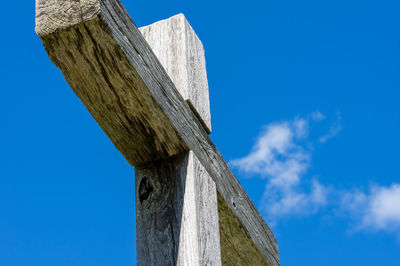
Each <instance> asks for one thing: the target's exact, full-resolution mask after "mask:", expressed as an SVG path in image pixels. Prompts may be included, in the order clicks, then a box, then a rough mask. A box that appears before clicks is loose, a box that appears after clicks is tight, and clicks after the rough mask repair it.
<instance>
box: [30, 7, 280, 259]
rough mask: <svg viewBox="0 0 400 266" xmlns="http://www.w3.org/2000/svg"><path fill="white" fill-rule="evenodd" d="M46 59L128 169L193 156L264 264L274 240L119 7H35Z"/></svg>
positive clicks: (275, 255)
mask: <svg viewBox="0 0 400 266" xmlns="http://www.w3.org/2000/svg"><path fill="white" fill-rule="evenodd" d="M36 6H37V18H36V19H37V27H36V32H37V33H38V35H39V36H40V38H41V40H42V41H43V44H44V46H45V48H46V51H47V52H48V54H49V57H50V58H51V60H52V61H53V62H54V63H55V64H56V65H57V66H58V67H59V68H60V69H61V71H62V72H63V74H64V76H65V78H66V80H67V82H68V83H69V85H70V86H71V87H72V89H73V90H74V91H75V93H76V94H77V95H78V96H79V98H80V99H81V100H82V102H83V103H84V104H85V106H86V107H87V109H88V110H89V112H90V113H91V114H92V115H93V117H94V118H95V119H96V121H97V122H98V123H99V125H100V126H101V127H102V128H103V130H104V131H105V132H106V134H107V135H108V136H109V137H110V139H111V141H112V142H113V143H114V145H115V146H116V147H117V148H118V149H119V150H120V152H121V153H122V154H123V155H124V156H125V158H126V159H127V160H128V162H129V163H130V164H132V165H141V164H145V163H147V162H150V161H154V160H155V159H157V158H160V159H161V158H166V157H169V156H172V155H174V154H178V153H181V152H182V151H185V150H192V151H193V152H194V154H195V155H196V157H197V158H198V160H199V161H200V162H201V164H202V165H203V166H204V168H205V169H206V171H207V172H208V173H209V175H210V176H211V177H212V178H213V180H214V181H215V183H216V185H217V190H218V193H219V195H220V196H221V198H222V199H223V202H224V203H225V204H226V205H227V206H228V208H229V209H230V211H231V212H232V213H233V215H234V216H235V217H236V218H237V220H238V221H239V222H240V225H241V226H242V227H243V230H244V232H245V234H246V235H248V237H249V238H250V239H251V240H252V241H253V243H254V245H255V246H256V247H257V249H258V250H259V252H260V253H261V254H262V255H263V256H264V258H265V260H266V261H267V262H268V264H269V265H279V256H278V247H277V244H276V240H275V238H274V235H273V233H272V232H271V230H270V229H269V227H268V226H267V224H266V223H265V222H264V220H263V219H262V217H261V215H260V214H259V212H258V211H257V209H256V207H255V206H254V204H253V203H252V202H251V200H250V199H249V197H248V196H247V194H246V193H245V191H244V189H243V188H242V186H241V185H240V183H239V182H238V180H237V179H236V177H235V176H234V174H233V173H232V171H231V170H230V169H229V167H228V165H227V163H226V162H225V160H224V159H223V157H222V156H221V154H220V153H219V151H218V150H217V148H216V147H215V146H214V144H213V143H212V141H211V140H210V138H209V137H208V134H207V132H206V130H205V129H204V127H203V125H202V123H201V122H200V121H199V119H198V117H197V116H196V114H195V113H194V112H193V111H192V109H191V108H190V107H189V106H188V104H187V103H186V102H185V100H184V99H183V98H182V96H181V95H180V94H179V92H178V91H177V89H176V88H175V86H174V84H173V82H172V81H171V79H170V78H169V77H168V75H167V73H166V72H165V70H164V68H163V67H162V65H161V64H160V62H159V61H158V59H157V57H156V56H155V55H154V53H153V51H152V50H151V48H150V47H149V45H148V44H147V42H146V41H145V40H144V38H143V36H142V35H141V33H140V32H139V30H138V29H137V27H136V26H135V24H134V22H133V21H132V19H131V18H130V16H129V15H128V13H127V12H126V10H125V8H124V7H123V6H122V4H121V2H120V1H119V0H37V4H36Z"/></svg>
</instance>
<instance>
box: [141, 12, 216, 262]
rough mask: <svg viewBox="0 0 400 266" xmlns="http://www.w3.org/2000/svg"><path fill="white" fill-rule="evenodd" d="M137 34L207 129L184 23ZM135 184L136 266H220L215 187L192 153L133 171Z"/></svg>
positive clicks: (203, 86) (199, 68)
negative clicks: (200, 115)
mask: <svg viewBox="0 0 400 266" xmlns="http://www.w3.org/2000/svg"><path fill="white" fill-rule="evenodd" d="M140 30H141V31H142V32H143V33H144V34H143V36H144V37H145V39H146V41H147V42H148V43H149V44H150V46H151V48H152V49H153V51H154V52H155V53H156V55H157V57H158V59H159V60H160V63H161V64H162V65H163V67H164V68H165V70H166V71H167V73H168V74H169V76H170V78H171V79H172V81H173V82H174V84H175V85H176V86H177V88H179V89H178V90H179V92H180V93H181V95H182V96H183V97H185V98H186V101H187V102H188V101H190V102H195V103H196V104H195V105H196V106H197V109H198V110H202V111H196V112H197V113H199V114H200V113H202V114H203V118H204V119H207V121H208V125H209V126H211V119H210V110H209V99H208V98H209V96H208V85H207V75H206V73H205V72H206V68H205V56H204V50H203V48H202V45H201V42H200V40H199V38H198V37H197V35H196V34H195V32H194V31H193V29H192V28H191V27H190V25H189V23H188V22H187V20H186V18H185V17H184V16H183V15H182V14H179V15H176V16H173V17H171V18H169V19H166V20H163V21H159V22H157V23H154V24H152V25H149V26H146V27H143V28H140ZM193 47H195V48H193ZM199 62H200V63H199ZM202 79H205V80H202ZM191 99H192V100H191ZM204 107H208V110H206V109H205V108H204ZM193 108H194V105H193ZM200 119H202V118H201V117H200ZM202 120H203V119H202ZM159 175H162V176H159ZM135 179H136V181H135V182H136V221H137V222H136V235H137V251H138V252H137V253H138V264H139V265H168V264H171V265H215V266H218V265H221V252H220V237H219V223H218V203H217V191H216V185H215V182H214V181H213V180H212V178H211V177H210V176H209V175H208V173H207V171H205V169H204V167H203V166H202V165H201V163H200V162H199V160H198V159H197V158H196V156H195V155H194V153H193V152H192V151H189V152H186V153H185V154H183V155H182V154H180V155H178V156H174V157H172V158H167V159H163V160H159V161H157V162H153V163H151V164H149V165H146V166H140V167H136V168H135ZM168 180H171V181H168ZM160 182H161V183H162V184H160ZM168 182H171V183H172V185H171V184H167V183H168ZM152 184H156V185H152ZM144 194H145V195H146V199H143V195H144ZM167 202H168V204H167ZM154 206H157V207H154ZM156 221H157V226H156V225H155V222H156ZM149 236H151V237H149ZM160 243H162V245H160ZM166 262H167V263H166Z"/></svg>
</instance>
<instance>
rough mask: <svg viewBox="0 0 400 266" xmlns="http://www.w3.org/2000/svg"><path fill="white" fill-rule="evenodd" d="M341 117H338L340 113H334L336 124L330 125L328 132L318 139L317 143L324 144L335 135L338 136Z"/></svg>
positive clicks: (340, 128) (340, 129) (340, 127)
mask: <svg viewBox="0 0 400 266" xmlns="http://www.w3.org/2000/svg"><path fill="white" fill-rule="evenodd" d="M341 121H342V116H341V115H340V112H337V113H336V122H335V123H333V124H332V126H331V128H330V129H329V132H328V133H327V134H326V135H324V136H322V137H320V138H319V140H318V141H319V142H321V143H325V142H327V141H328V140H329V139H331V138H333V137H335V136H336V135H337V134H339V132H340V131H342V124H341Z"/></svg>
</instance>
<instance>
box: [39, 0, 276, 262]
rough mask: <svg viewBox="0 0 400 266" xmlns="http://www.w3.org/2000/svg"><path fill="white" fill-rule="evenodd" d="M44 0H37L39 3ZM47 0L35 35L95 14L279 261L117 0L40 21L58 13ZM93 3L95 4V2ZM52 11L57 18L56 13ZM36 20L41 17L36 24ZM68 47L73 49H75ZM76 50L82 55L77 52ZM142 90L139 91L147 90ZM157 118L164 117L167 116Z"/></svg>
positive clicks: (266, 232)
mask: <svg viewBox="0 0 400 266" xmlns="http://www.w3.org/2000/svg"><path fill="white" fill-rule="evenodd" d="M46 1H47V0H38V2H39V3H42V4H43V3H44V2H46ZM52 1H53V2H52ZM52 1H49V3H50V4H51V3H53V5H54V6H50V4H49V5H47V6H46V8H45V10H41V9H40V8H39V10H38V12H39V13H38V16H37V17H38V19H37V20H39V23H38V26H37V29H36V30H37V31H38V34H39V36H41V38H42V37H43V36H44V35H45V34H47V35H48V34H51V35H53V34H54V39H57V32H58V31H60V30H61V29H64V30H66V31H68V28H69V27H70V26H72V25H74V23H76V22H78V24H86V23H87V22H79V21H87V20H90V19H91V18H93V16H95V17H97V18H98V19H96V20H91V21H94V23H92V25H91V26H92V27H99V28H102V29H101V30H106V31H105V32H106V33H105V34H108V36H107V37H110V38H111V39H112V40H114V42H115V44H117V45H118V47H119V48H118V49H120V50H121V51H122V53H123V54H124V55H125V56H126V58H127V59H128V61H129V62H130V65H129V66H128V67H130V68H131V71H134V72H136V73H137V75H139V77H140V78H141V80H142V81H143V82H144V84H145V85H146V86H147V90H148V92H149V93H150V94H151V95H152V96H151V98H152V100H154V101H155V102H156V103H157V104H158V105H159V107H157V108H156V109H158V108H161V110H162V111H163V113H164V114H165V116H166V118H167V120H168V121H169V123H170V124H171V125H172V127H173V128H174V131H176V132H178V133H179V135H180V136H179V137H180V138H182V140H183V141H184V144H186V146H187V147H188V148H189V149H190V150H192V151H193V152H194V153H195V155H196V157H197V158H198V159H199V161H200V162H201V163H202V165H203V166H204V168H205V169H206V171H207V172H208V173H209V175H210V176H211V177H212V178H213V180H214V181H215V183H216V185H217V189H218V192H219V193H220V195H221V196H222V198H223V199H224V201H225V203H226V204H227V205H228V207H229V208H230V210H231V211H232V213H233V214H234V216H235V217H236V218H237V219H238V221H240V224H241V225H242V227H243V230H244V231H245V232H246V234H247V235H248V236H249V237H250V238H251V240H252V241H253V243H254V245H255V246H256V247H257V248H258V250H259V252H260V253H261V254H262V255H263V257H264V258H265V259H266V261H267V262H268V264H269V265H270V266H275V265H279V254H278V246H277V243H276V239H275V237H274V235H273V233H272V231H271V230H270V228H269V227H268V225H267V224H266V223H265V222H264V220H263V219H262V217H261V215H260V214H259V212H258V210H257V208H256V207H255V206H254V204H253V203H252V201H251V200H250V198H249V197H248V195H247V194H246V192H245V191H244V189H243V187H242V186H241V185H240V183H239V181H238V180H237V178H236V177H235V176H234V174H233V173H232V171H231V170H230V168H229V166H228V164H227V163H226V162H225V160H224V159H223V157H222V155H221V154H220V153H219V151H218V150H217V148H216V147H215V146H214V144H213V143H212V141H211V140H210V138H209V137H208V134H207V132H206V130H205V129H204V128H203V125H202V123H201V122H200V121H199V119H198V118H197V117H196V115H195V114H194V113H193V112H192V110H191V109H190V107H189V106H188V105H187V104H186V102H185V101H184V99H183V98H182V96H181V95H180V94H179V92H178V91H177V89H176V88H175V86H174V84H173V82H172V81H171V79H170V78H169V77H168V75H167V73H166V72H165V70H164V68H163V67H162V65H161V64H160V62H159V61H158V59H157V57H156V56H155V55H154V53H153V52H152V50H151V48H150V47H149V45H148V44H147V42H146V41H145V40H144V38H143V36H142V35H141V33H140V32H139V30H138V29H137V27H136V26H135V24H134V22H133V21H132V19H131V18H130V16H129V14H128V13H127V11H126V10H125V8H124V7H123V6H122V4H121V2H120V1H119V0H101V1H99V2H100V12H98V11H97V9H93V10H95V12H84V13H82V11H81V10H80V9H77V7H76V6H75V5H71V6H72V8H73V9H74V10H75V12H79V14H80V16H81V20H79V19H77V18H78V17H79V15H74V13H71V14H72V15H71V14H69V15H68V16H61V17H62V18H63V19H60V21H63V23H61V22H57V23H53V22H52V23H49V22H46V19H45V20H43V18H40V16H43V14H45V13H46V12H47V14H51V15H49V18H50V17H54V15H52V14H59V12H57V11H55V12H54V11H52V8H55V9H57V8H59V4H58V5H55V4H54V2H56V3H59V2H60V0H52ZM65 2H71V0H66V1H65ZM72 2H74V1H72ZM82 2H88V3H89V2H91V3H94V2H96V3H95V4H97V1H82ZM94 6H95V7H96V8H97V5H94ZM39 7H40V5H39ZM80 7H81V6H80ZM89 9H90V7H89ZM45 11H46V12H45ZM43 12H45V13H43ZM55 17H57V18H60V15H57V16H55ZM64 17H66V19H64ZM41 20H43V21H45V22H43V24H41V23H42V22H41ZM96 21H97V22H96ZM103 28H105V29H103ZM99 30H100V29H99ZM42 40H43V39H42ZM91 41H92V42H98V43H100V44H101V43H102V42H104V40H102V39H92V40H91ZM94 45H96V43H94ZM103 45H104V44H103ZM69 52H70V53H75V52H76V51H69ZM53 56H56V55H53ZM77 56H78V57H79V56H82V55H79V54H78V55H77ZM78 59H79V58H78ZM125 67H127V66H125ZM64 75H68V73H67V72H66V73H64ZM66 78H67V77H66ZM148 92H144V93H145V94H147V93H148ZM125 111H130V110H125ZM98 119H102V118H101V117H100V118H98ZM163 123H167V121H165V122H163ZM115 133H117V132H115Z"/></svg>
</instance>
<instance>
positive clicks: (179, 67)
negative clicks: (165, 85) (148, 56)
mask: <svg viewBox="0 0 400 266" xmlns="http://www.w3.org/2000/svg"><path fill="white" fill-rule="evenodd" d="M139 30H140V32H141V33H142V34H143V37H144V38H145V39H146V41H147V43H148V44H149V45H150V47H151V49H152V50H153V52H154V53H155V54H156V56H157V58H158V60H159V61H160V63H161V65H162V66H163V67H164V69H165V70H166V71H167V74H168V75H169V77H170V78H171V80H172V82H173V83H174V85H175V87H176V88H177V89H178V91H179V92H180V94H181V95H182V97H183V98H184V99H185V100H186V102H190V104H191V105H192V106H193V107H194V109H195V111H196V112H197V113H198V114H199V116H200V117H199V118H200V119H201V120H200V121H201V122H202V123H204V127H205V128H206V131H207V132H208V133H211V112H210V100H209V99H210V98H209V95H208V81H207V71H206V60H205V58H206V57H205V55H204V48H203V44H202V43H201V41H200V39H199V38H198V36H197V35H196V33H195V32H194V30H193V29H192V27H191V26H190V24H189V23H188V21H187V20H186V18H185V16H184V15H183V14H179V15H176V16H173V17H171V18H169V19H166V20H162V21H158V22H156V23H153V24H151V25H149V26H146V27H141V28H139Z"/></svg>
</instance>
